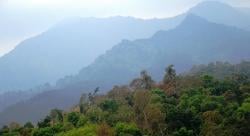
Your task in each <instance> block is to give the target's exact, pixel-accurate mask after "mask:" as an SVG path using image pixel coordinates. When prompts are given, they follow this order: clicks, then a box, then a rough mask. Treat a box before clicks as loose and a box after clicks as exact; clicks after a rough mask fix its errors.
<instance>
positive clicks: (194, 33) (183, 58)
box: [0, 15, 250, 124]
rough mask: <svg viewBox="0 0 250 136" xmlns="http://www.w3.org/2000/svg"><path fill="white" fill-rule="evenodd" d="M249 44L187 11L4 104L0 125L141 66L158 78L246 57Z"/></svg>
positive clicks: (240, 33)
mask: <svg viewBox="0 0 250 136" xmlns="http://www.w3.org/2000/svg"><path fill="white" fill-rule="evenodd" d="M249 43H250V33H249V32H248V31H244V30H241V29H237V28H235V27H228V26H224V25H219V24H215V23H210V22H208V21H206V20H205V19H202V18H200V17H198V16H195V15H189V16H187V17H186V19H185V20H184V21H183V22H182V23H181V25H179V26H178V27H177V28H175V29H172V30H169V31H160V32H158V33H156V34H155V35H154V36H153V37H151V38H149V39H141V40H135V41H126V40H124V41H123V42H121V43H120V44H118V45H116V46H114V47H113V48H112V49H111V50H109V51H107V52H106V53H105V55H102V56H100V57H99V58H98V59H96V60H95V62H94V63H92V64H91V65H90V66H88V67H86V68H83V69H82V70H81V71H80V73H79V74H77V75H76V76H71V77H67V78H64V79H61V80H60V81H58V83H57V88H58V89H57V90H54V91H48V92H44V93H42V94H40V95H38V96H36V97H34V98H33V99H30V100H29V101H26V102H23V103H18V104H16V105H14V106H11V107H9V108H7V109H6V110H5V111H4V112H2V113H0V117H1V119H0V124H6V122H9V121H13V120H16V121H20V122H24V121H27V120H33V121H37V120H38V119H39V118H41V117H42V116H44V115H46V113H47V112H48V110H49V109H51V108H55V107H58V108H69V107H70V106H71V105H73V104H76V103H77V102H78V99H77V98H79V96H80V94H81V93H86V92H89V91H91V90H94V88H95V87H98V86H99V87H100V89H101V91H106V90H108V89H110V88H111V87H112V86H113V85H120V84H125V83H127V82H129V81H130V80H131V79H132V78H134V77H136V76H138V73H139V72H140V71H141V70H143V69H145V70H148V71H149V73H150V74H152V76H153V77H154V79H155V80H159V79H161V78H162V77H161V75H163V71H164V68H165V67H166V66H167V65H169V64H174V65H175V67H176V68H177V70H178V72H183V71H184V70H186V69H189V68H191V66H192V65H193V64H205V63H208V62H212V61H219V60H220V61H230V62H239V61H241V60H242V59H245V60H249V59H250V55H249V49H250V46H249ZM23 109H25V110H23ZM20 110H21V111H20ZM25 111H29V112H25ZM16 113H18V115H16Z"/></svg>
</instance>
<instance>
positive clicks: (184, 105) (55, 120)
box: [0, 61, 250, 136]
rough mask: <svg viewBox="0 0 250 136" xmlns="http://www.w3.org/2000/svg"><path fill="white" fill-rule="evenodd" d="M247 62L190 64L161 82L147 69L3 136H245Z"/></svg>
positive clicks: (249, 126) (248, 123)
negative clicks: (127, 82)
mask: <svg viewBox="0 0 250 136" xmlns="http://www.w3.org/2000/svg"><path fill="white" fill-rule="evenodd" d="M249 130H250V62H247V61H243V62H241V63H240V64H235V65H233V64H229V63H224V62H216V63H210V64H208V65H199V66H194V67H193V68H192V69H191V71H189V72H187V73H184V74H177V73H176V70H175V68H174V66H173V65H170V66H168V67H167V68H166V69H165V75H164V76H163V79H162V81H160V82H155V81H154V80H153V79H152V78H151V76H150V73H148V72H147V71H142V72H141V76H140V77H138V78H136V79H134V80H132V82H131V83H130V84H128V85H124V86H114V87H113V89H112V90H110V91H109V92H108V93H106V94H102V93H100V92H99V88H98V87H97V88H96V89H94V90H93V92H91V93H89V94H82V96H81V98H80V100H79V103H78V104H77V105H75V106H73V107H72V109H71V110H68V111H63V110H59V109H53V110H51V112H50V114H49V115H48V116H46V117H45V118H44V119H42V120H40V121H39V122H38V123H37V124H34V123H31V122H27V123H26V124H23V125H20V124H18V123H15V122H13V123H11V124H9V125H5V126H3V127H2V128H1V129H0V135H1V136H198V135H201V136H215V135H216V136H248V135H249Z"/></svg>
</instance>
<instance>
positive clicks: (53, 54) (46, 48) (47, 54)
mask: <svg viewBox="0 0 250 136" xmlns="http://www.w3.org/2000/svg"><path fill="white" fill-rule="evenodd" d="M182 18H183V17H181V16H180V17H177V18H174V19H171V18H169V19H151V20H142V19H136V18H131V17H111V18H72V19H68V20H65V21H62V22H61V23H58V24H57V25H55V26H54V27H52V28H51V29H49V30H48V31H46V32H44V33H42V34H40V35H38V36H35V37H33V38H30V39H27V40H25V41H23V42H22V43H20V44H19V45H17V47H16V48H15V49H14V50H12V51H11V52H10V53H8V54H6V55H5V56H3V57H1V58H0V75H1V76H0V92H1V91H9V90H20V89H22V90H24V89H29V88H32V87H35V86H38V85H41V84H45V83H47V82H49V83H53V82H55V81H56V80H57V79H59V78H61V77H63V76H65V75H71V74H75V73H77V71H79V70H80V69H81V68H82V67H85V66H87V65H88V64H90V63H91V62H92V61H93V60H94V59H95V58H96V57H97V56H99V55H100V54H103V53H105V51H106V50H107V49H110V48H111V47H112V46H113V45H115V44H117V43H118V42H119V41H121V40H122V39H130V40H134V39H138V38H147V37H150V36H152V35H153V34H154V33H155V32H157V31H159V30H167V29H169V28H173V27H175V26H176V25H177V24H179V22H181V20H182Z"/></svg>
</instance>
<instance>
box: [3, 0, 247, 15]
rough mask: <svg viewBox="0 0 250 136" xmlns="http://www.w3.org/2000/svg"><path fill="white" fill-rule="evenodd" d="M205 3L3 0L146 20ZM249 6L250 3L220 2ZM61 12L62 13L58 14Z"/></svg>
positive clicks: (30, 7)
mask: <svg viewBox="0 0 250 136" xmlns="http://www.w3.org/2000/svg"><path fill="white" fill-rule="evenodd" d="M201 1H205V0H2V5H3V6H2V8H7V9H11V10H22V11H29V12H31V11H40V12H41V10H42V11H43V12H46V11H48V12H50V13H51V12H53V13H52V14H61V15H68V16H70V15H75V16H77V15H79V16H110V15H125V16H136V17H143V18H150V17H167V16H174V15H176V14H179V13H181V12H183V11H185V10H187V9H189V8H190V7H192V6H194V5H195V4H197V3H199V2H201ZM217 1H222V2H226V3H229V4H232V5H235V6H248V7H250V0H217ZM59 11H60V12H59Z"/></svg>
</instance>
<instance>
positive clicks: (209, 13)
mask: <svg viewBox="0 0 250 136" xmlns="http://www.w3.org/2000/svg"><path fill="white" fill-rule="evenodd" d="M189 13H192V14H195V15H198V16H201V17H202V18H205V19H207V20H209V21H211V22H215V23H219V24H226V25H231V26H236V27H239V28H242V29H245V30H250V10H249V9H248V8H238V7H232V6H230V5H227V4H225V3H221V2H217V1H206V2H201V3H200V4H198V5H196V6H195V7H193V8H192V9H190V10H189Z"/></svg>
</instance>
